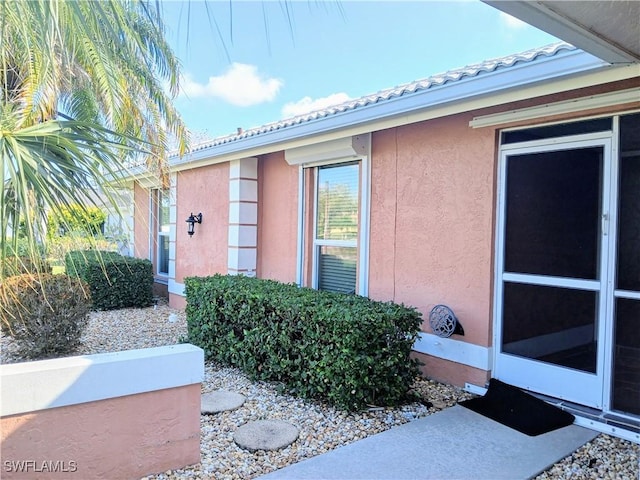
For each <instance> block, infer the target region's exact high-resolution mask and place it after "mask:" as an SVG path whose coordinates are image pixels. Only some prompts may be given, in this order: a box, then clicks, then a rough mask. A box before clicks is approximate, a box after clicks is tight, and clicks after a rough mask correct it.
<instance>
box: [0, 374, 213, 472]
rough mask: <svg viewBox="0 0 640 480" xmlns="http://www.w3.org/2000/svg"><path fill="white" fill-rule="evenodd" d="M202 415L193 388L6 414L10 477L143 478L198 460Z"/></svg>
mask: <svg viewBox="0 0 640 480" xmlns="http://www.w3.org/2000/svg"><path fill="white" fill-rule="evenodd" d="M199 411H200V384H193V385H187V386H183V387H177V388H171V389H165V390H158V391H155V392H147V393H141V394H137V395H128V396H125V397H119V398H111V399H107V400H100V401H97V402H90V403H83V404H79V405H70V406H66V407H59V408H53V409H49V410H41V411H38V412H32V413H24V414H17V415H11V416H8V417H2V419H1V421H0V426H1V427H2V428H1V430H2V478H6V479H12V478H15V479H29V478H52V479H54V478H82V479H94V478H101V479H115V478H140V477H142V476H144V475H148V474H151V473H159V472H163V471H166V470H168V469H173V468H179V467H183V466H187V465H192V464H195V463H198V462H199V461H200V416H199ZM193 412H196V414H195V415H194V414H193ZM21 461H22V462H23V463H22V466H20V464H19V463H18V462H21ZM7 462H9V463H7ZM25 462H34V463H25ZM45 464H46V465H45ZM54 468H56V469H57V470H59V471H58V472H56V473H45V472H46V470H45V471H44V472H43V469H47V470H53V469H54Z"/></svg>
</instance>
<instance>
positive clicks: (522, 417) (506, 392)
mask: <svg viewBox="0 0 640 480" xmlns="http://www.w3.org/2000/svg"><path fill="white" fill-rule="evenodd" d="M460 405H462V406H463V407H466V408H468V409H470V410H473V411H474V412H476V413H479V414H480V415H484V416H485V417H488V418H490V419H492V420H495V421H496V422H499V423H501V424H503V425H506V426H507V427H510V428H513V429H515V430H517V431H519V432H521V433H524V434H526V435H529V436H531V437H534V436H536V435H540V434H542V433H547V432H550V431H552V430H556V429H558V428H562V427H566V426H567V425H571V424H572V423H573V421H574V420H575V417H574V416H573V415H571V414H570V413H568V412H565V411H564V410H561V409H560V408H558V407H554V406H553V405H549V404H548V403H546V402H545V401H544V400H540V399H539V398H536V397H534V396H533V395H529V394H528V393H526V392H523V391H522V390H520V389H519V388H516V387H514V386H512V385H509V384H506V383H503V382H501V381H500V380H496V379H495V378H492V379H491V380H490V381H489V389H488V390H487V393H486V394H485V395H484V396H483V397H478V398H472V399H471V400H465V401H463V402H460Z"/></svg>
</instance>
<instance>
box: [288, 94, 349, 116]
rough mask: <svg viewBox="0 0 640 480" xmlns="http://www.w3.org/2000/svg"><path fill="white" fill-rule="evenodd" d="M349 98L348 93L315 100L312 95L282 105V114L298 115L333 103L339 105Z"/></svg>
mask: <svg viewBox="0 0 640 480" xmlns="http://www.w3.org/2000/svg"><path fill="white" fill-rule="evenodd" d="M349 99H350V97H349V95H347V94H346V93H334V94H331V95H329V96H328V97H323V98H316V99H315V100H313V99H312V98H311V97H304V98H302V99H301V100H298V101H297V102H289V103H287V104H285V106H284V107H282V115H283V116H284V117H295V116H296V115H302V114H304V113H309V112H313V111H314V110H321V109H323V108H327V107H330V106H332V105H337V104H339V103H343V102H346V101H347V100H349Z"/></svg>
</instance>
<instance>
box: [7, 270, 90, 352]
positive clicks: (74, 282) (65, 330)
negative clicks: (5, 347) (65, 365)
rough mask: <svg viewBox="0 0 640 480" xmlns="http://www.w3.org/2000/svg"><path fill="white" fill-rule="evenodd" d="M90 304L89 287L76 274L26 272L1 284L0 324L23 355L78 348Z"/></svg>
mask: <svg viewBox="0 0 640 480" xmlns="http://www.w3.org/2000/svg"><path fill="white" fill-rule="evenodd" d="M90 308H91V299H90V295H89V288H88V286H87V284H86V283H85V282H84V281H82V280H80V279H79V278H77V277H69V276H67V275H52V274H48V273H46V274H41V275H33V274H24V275H18V276H14V277H10V278H8V279H6V280H5V281H3V282H2V284H1V285H0V328H1V329H2V332H3V333H4V334H7V335H10V336H11V337H13V339H14V341H15V342H16V344H17V346H18V349H17V351H18V354H19V355H21V356H22V357H24V358H33V359H41V358H52V357H60V356H64V355H68V354H71V353H73V352H75V350H76V349H77V347H78V346H79V345H80V336H81V335H82V332H83V330H84V329H85V327H86V325H87V322H88V315H89V311H90Z"/></svg>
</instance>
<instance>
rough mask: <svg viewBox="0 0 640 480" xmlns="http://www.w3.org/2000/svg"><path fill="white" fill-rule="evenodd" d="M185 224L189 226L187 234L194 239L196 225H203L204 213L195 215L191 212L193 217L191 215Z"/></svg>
mask: <svg viewBox="0 0 640 480" xmlns="http://www.w3.org/2000/svg"><path fill="white" fill-rule="evenodd" d="M185 222H187V223H188V224H189V228H188V229H187V233H188V234H189V236H190V237H193V233H194V232H195V224H196V223H202V213H199V214H197V215H194V214H193V212H191V215H189V218H187V219H186V220H185Z"/></svg>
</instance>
